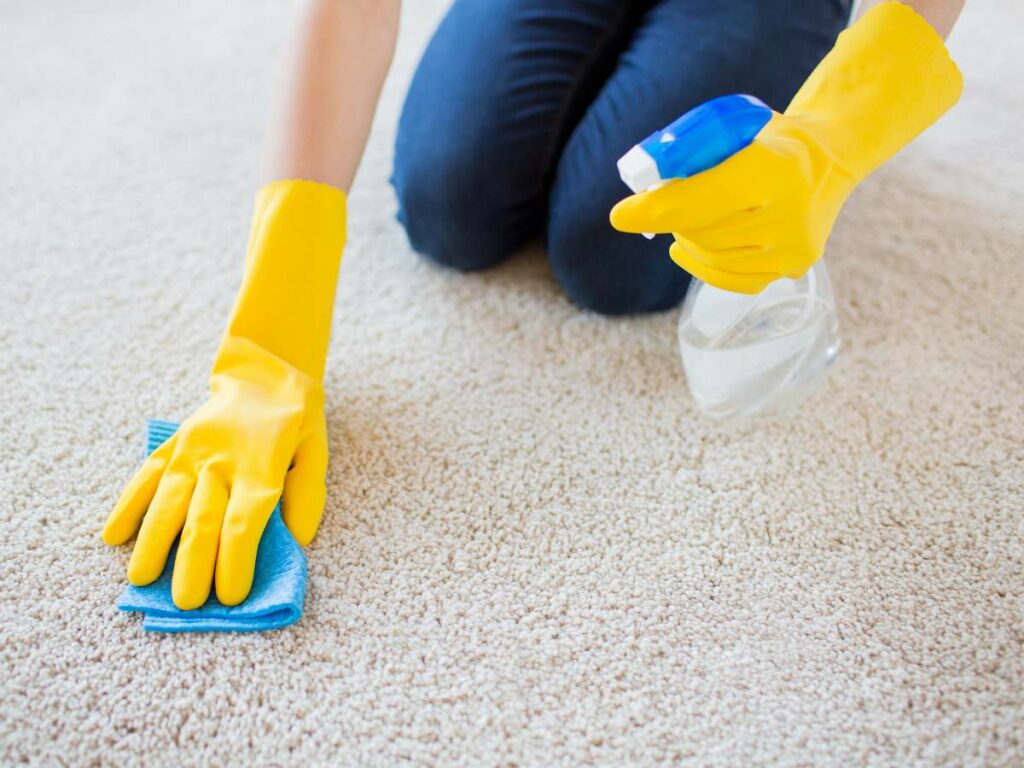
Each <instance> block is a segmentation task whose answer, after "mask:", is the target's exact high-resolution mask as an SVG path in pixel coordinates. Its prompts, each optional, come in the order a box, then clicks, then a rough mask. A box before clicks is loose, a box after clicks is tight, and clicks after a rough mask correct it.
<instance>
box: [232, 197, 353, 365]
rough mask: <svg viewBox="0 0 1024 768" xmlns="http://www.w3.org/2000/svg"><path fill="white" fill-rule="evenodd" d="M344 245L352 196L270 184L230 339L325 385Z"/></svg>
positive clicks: (260, 203)
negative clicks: (262, 351) (250, 344)
mask: <svg viewBox="0 0 1024 768" xmlns="http://www.w3.org/2000/svg"><path fill="white" fill-rule="evenodd" d="M344 244H345V194H344V192H342V191H341V190H339V189H336V188H334V187H331V186H329V185H327V184H321V183H318V182H312V181H297V180H281V181H275V182H271V183H270V184H267V185H266V186H265V187H263V188H262V189H261V190H260V191H259V193H258V195H257V198H256V206H255V211H254V214H253V222H252V228H251V231H250V236H249V247H248V250H247V252H246V257H245V272H244V276H243V280H242V287H241V289H240V290H239V294H238V298H237V299H236V301H235V306H234V308H233V310H232V313H231V319H230V321H229V322H228V328H227V332H226V334H225V335H226V337H240V338H246V339H249V340H250V341H252V342H253V343H254V344H256V345H258V346H259V347H261V348H263V349H265V350H267V352H269V353H270V354H272V355H274V356H276V357H278V358H280V359H281V360H283V361H285V362H286V363H288V364H290V365H292V366H294V367H295V368H297V369H299V370H300V371H302V372H303V373H305V374H307V375H309V376H311V377H312V378H314V379H315V380H316V381H320V380H322V378H323V370H324V364H325V362H326V356H327V344H328V341H329V336H330V327H331V315H332V313H333V308H334V295H335V286H336V284H337V278H338V270H339V268H340V264H341V254H342V250H343V248H344Z"/></svg>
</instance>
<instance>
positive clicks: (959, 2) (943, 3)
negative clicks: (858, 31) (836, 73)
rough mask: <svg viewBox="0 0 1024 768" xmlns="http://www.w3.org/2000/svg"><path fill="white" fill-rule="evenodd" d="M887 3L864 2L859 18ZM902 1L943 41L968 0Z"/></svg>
mask: <svg viewBox="0 0 1024 768" xmlns="http://www.w3.org/2000/svg"><path fill="white" fill-rule="evenodd" d="M885 1H886V0H862V2H861V3H860V6H859V7H858V11H857V18H860V17H861V16H863V15H864V14H865V13H866V12H867V11H869V10H870V9H871V8H873V7H874V6H876V5H878V4H879V3H882V2H885ZM902 1H903V3H904V4H905V5H909V6H910V7H911V8H913V9H914V10H915V11H917V12H918V13H919V14H921V16H923V17H924V19H925V21H927V22H928V23H929V24H931V25H932V26H933V27H935V31H936V32H938V33H939V35H940V36H941V37H942V38H943V39H945V38H946V37H948V36H949V33H950V32H951V31H952V30H953V25H954V24H956V20H957V18H958V17H959V16H960V11H962V10H963V8H964V4H965V2H966V0H902Z"/></svg>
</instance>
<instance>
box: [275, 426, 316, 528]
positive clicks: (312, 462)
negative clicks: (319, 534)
mask: <svg viewBox="0 0 1024 768" xmlns="http://www.w3.org/2000/svg"><path fill="white" fill-rule="evenodd" d="M327 455H328V451H327V426H326V424H325V423H323V421H322V420H321V424H320V425H319V426H318V427H317V428H316V429H314V430H313V431H312V432H311V433H310V434H309V436H308V437H306V438H305V439H304V440H303V441H302V442H300V443H299V446H298V448H297V449H296V451H295V459H294V461H293V463H292V468H291V469H290V470H289V471H288V475H287V476H286V477H285V480H284V494H283V496H282V497H281V511H282V514H283V517H284V524H285V525H287V526H288V530H290V531H291V532H292V535H293V536H295V539H296V541H298V542H299V544H301V545H302V546H306V545H307V544H309V542H310V541H312V540H313V536H314V535H315V534H316V530H317V528H318V527H319V526H320V519H321V518H322V517H323V514H324V503H325V502H326V500H327V486H326V485H325V483H324V478H325V477H326V475H327Z"/></svg>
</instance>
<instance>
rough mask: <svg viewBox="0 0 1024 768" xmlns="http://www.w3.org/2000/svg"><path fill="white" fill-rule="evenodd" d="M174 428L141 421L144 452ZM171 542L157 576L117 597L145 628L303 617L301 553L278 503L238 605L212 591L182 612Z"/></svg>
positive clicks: (254, 626) (248, 626) (230, 626)
mask: <svg viewBox="0 0 1024 768" xmlns="http://www.w3.org/2000/svg"><path fill="white" fill-rule="evenodd" d="M177 429H178V425H177V423H175V422H173V421H162V420H160V419H149V420H147V421H146V453H147V454H150V453H152V452H153V451H155V450H156V449H157V448H158V447H159V446H160V444H161V443H163V442H164V441H165V440H166V439H167V438H169V437H170V436H171V435H173V434H174V432H175V430H177ZM177 551H178V545H177V544H175V545H174V548H173V549H172V550H171V554H170V556H169V557H168V558H167V567H165V568H164V572H163V573H162V574H160V578H159V579H157V580H156V581H154V582H153V583H152V584H147V585H146V586H145V587H135V586H132V585H131V584H129V585H128V586H127V587H125V589H124V592H122V593H121V597H119V598H118V600H117V607H118V608H120V609H121V610H122V611H140V612H142V614H143V618H142V628H143V629H147V630H149V631H150V632H251V631H257V630H264V629H280V628H281V627H287V626H288V625H289V624H294V623H295V622H296V621H298V620H299V617H301V616H302V604H303V602H304V601H305V599H306V555H305V553H304V552H303V551H302V547H300V546H299V543H298V542H297V541H296V540H295V537H294V536H292V533H291V531H289V530H288V528H287V526H285V524H284V521H283V520H282V519H281V504H280V502H278V505H277V507H275V509H274V513H273V514H272V515H271V516H270V522H268V523H267V527H266V529H265V530H264V531H263V538H262V539H260V547H259V550H258V551H257V553H256V573H255V575H254V576H253V581H252V591H251V592H250V593H249V597H247V598H246V599H245V602H244V603H242V604H241V605H232V606H227V605H221V604H220V603H219V602H217V598H216V596H215V595H213V594H211V595H210V599H209V600H207V601H206V604H205V605H204V606H202V607H201V608H196V609H195V610H193V611H182V610H180V609H179V608H177V607H175V605H174V601H173V600H172V599H171V573H172V572H173V570H174V569H173V564H174V558H175V556H176V554H177Z"/></svg>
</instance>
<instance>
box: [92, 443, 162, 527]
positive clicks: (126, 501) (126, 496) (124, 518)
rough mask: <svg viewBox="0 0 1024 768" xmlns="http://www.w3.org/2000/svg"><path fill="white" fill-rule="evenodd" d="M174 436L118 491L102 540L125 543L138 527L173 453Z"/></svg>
mask: <svg viewBox="0 0 1024 768" xmlns="http://www.w3.org/2000/svg"><path fill="white" fill-rule="evenodd" d="M176 439H177V435H172V436H171V437H170V438H169V439H168V440H167V441H166V442H164V443H163V445H161V446H160V447H159V448H157V449H156V450H155V451H153V453H151V454H150V455H149V457H148V458H147V459H146V461H145V462H143V464H142V466H141V467H140V468H139V470H138V472H136V473H135V476H134V477H132V479H131V481H130V482H129V483H128V485H127V486H125V489H124V490H123V491H122V492H121V496H120V497H119V498H118V500H117V503H116V504H115V505H114V509H113V510H112V511H111V512H110V515H109V516H108V517H107V522H106V524H105V525H104V526H103V541H105V542H106V543H107V544H112V545H116V544H124V543H125V542H126V541H128V539H130V538H131V537H132V536H133V535H134V534H135V532H136V531H137V530H138V529H139V524H140V523H141V522H142V517H143V515H145V514H146V508H147V507H149V503H150V501H151V500H152V498H153V494H154V493H156V488H157V486H158V485H159V484H160V478H161V477H162V476H163V474H164V469H166V468H167V462H168V461H170V458H171V456H172V455H173V453H174V445H175V442H176Z"/></svg>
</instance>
